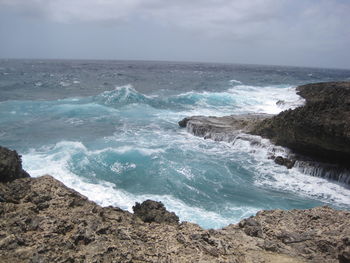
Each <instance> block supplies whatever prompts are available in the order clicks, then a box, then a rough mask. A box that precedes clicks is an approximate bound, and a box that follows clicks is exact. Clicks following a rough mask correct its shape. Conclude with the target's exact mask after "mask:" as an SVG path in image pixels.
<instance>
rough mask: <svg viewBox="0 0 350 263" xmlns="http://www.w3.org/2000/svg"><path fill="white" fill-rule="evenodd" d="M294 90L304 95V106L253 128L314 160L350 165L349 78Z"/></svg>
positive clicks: (254, 130) (259, 133)
mask: <svg viewBox="0 0 350 263" xmlns="http://www.w3.org/2000/svg"><path fill="white" fill-rule="evenodd" d="M297 90H298V94H299V95H300V96H302V97H303V98H305V99H306V104H305V105H304V106H302V107H299V108H297V109H294V110H287V111H283V112H281V113H280V114H278V115H277V116H274V117H272V118H270V119H266V120H264V121H263V122H261V123H260V124H259V125H257V127H256V128H254V129H253V131H252V132H253V133H254V134H258V135H261V136H264V137H267V138H270V139H272V140H273V141H274V142H275V143H276V144H279V145H282V146H287V147H288V148H290V149H292V150H294V151H295V152H297V153H301V154H304V155H307V156H311V157H312V158H314V159H316V160H320V161H333V162H336V163H341V164H342V165H346V166H350V162H349V160H350V82H330V83H316V84H308V85H304V86H300V87H298V88H297Z"/></svg>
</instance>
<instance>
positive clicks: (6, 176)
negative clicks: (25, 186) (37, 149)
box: [0, 146, 29, 182]
mask: <svg viewBox="0 0 350 263" xmlns="http://www.w3.org/2000/svg"><path fill="white" fill-rule="evenodd" d="M25 177H29V174H28V173H27V172H26V171H24V170H23V169H22V161H21V157H20V156H19V155H18V154H17V152H16V151H11V150H9V149H7V148H4V147H1V146H0V182H9V181H13V180H15V179H17V178H25Z"/></svg>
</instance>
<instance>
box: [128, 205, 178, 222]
mask: <svg viewBox="0 0 350 263" xmlns="http://www.w3.org/2000/svg"><path fill="white" fill-rule="evenodd" d="M132 209H133V211H134V214H135V215H136V216H137V217H139V218H141V219H142V221H143V222H146V223H151V222H156V223H167V224H178V223H179V217H178V216H177V215H176V214H175V213H174V212H169V211H167V210H166V209H165V207H164V205H163V203H162V202H156V201H153V200H146V201H144V202H142V203H141V204H140V203H136V204H135V206H133V207H132Z"/></svg>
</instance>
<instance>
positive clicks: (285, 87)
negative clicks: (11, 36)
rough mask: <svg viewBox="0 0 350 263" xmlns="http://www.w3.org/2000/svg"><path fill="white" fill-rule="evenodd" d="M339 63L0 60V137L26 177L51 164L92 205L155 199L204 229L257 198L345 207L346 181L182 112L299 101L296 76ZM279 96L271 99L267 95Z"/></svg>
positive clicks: (265, 204) (327, 73)
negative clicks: (224, 135)
mask: <svg viewBox="0 0 350 263" xmlns="http://www.w3.org/2000/svg"><path fill="white" fill-rule="evenodd" d="M349 79H350V71H346V70H327V69H307V68H288V67H268V66H247V65H220V64H193V63H192V64H191V63H185V64H181V63H165V62H125V61H124V62H123V61H119V62H118V61H114V62H113V61H28V60H27V61H24V60H2V61H0V95H1V96H0V98H1V102H0V144H1V145H3V146H7V147H10V148H13V149H16V150H18V151H19V152H20V153H21V154H22V155H23V165H24V168H25V169H26V170H27V171H28V172H29V173H30V174H31V175H32V176H40V175H43V174H51V175H53V176H54V177H56V178H57V179H59V180H61V181H62V182H64V183H65V184H66V185H68V186H69V187H72V188H74V189H76V190H77V191H79V192H81V193H82V194H84V195H86V196H88V197H89V199H91V200H94V201H96V202H97V203H99V204H101V205H106V206H107V205H114V206H119V207H121V208H124V209H128V210H130V211H131V207H132V205H134V203H135V202H136V201H143V200H145V199H149V198H150V199H154V200H160V201H162V202H164V204H165V205H166V207H167V208H168V209H169V210H171V211H174V212H175V213H176V214H178V215H179V217H180V219H181V220H186V221H191V222H196V223H198V224H200V225H201V226H203V227H206V228H218V227H222V226H225V225H227V224H229V223H235V222H237V221H239V220H240V219H242V218H243V217H247V216H250V215H253V214H255V213H256V212H257V211H258V210H261V209H273V208H281V209H291V208H309V207H313V206H317V205H323V204H328V205H332V206H334V207H337V208H345V209H349V208H350V191H349V188H348V187H347V186H345V185H342V184H339V183H336V182H331V181H327V180H325V179H322V178H317V177H311V176H309V175H305V174H302V173H301V172H300V171H298V170H297V169H294V168H293V169H291V170H287V169H286V168H285V167H282V166H278V165H276V164H274V163H273V161H271V160H270V159H268V156H269V154H271V152H277V153H278V154H281V155H283V154H285V153H286V151H287V150H286V149H283V148H280V147H274V146H273V145H271V144H270V142H269V141H268V140H266V139H262V138H260V137H258V136H251V135H247V134H241V135H240V136H239V137H238V138H237V139H236V140H235V141H234V143H225V142H215V141H212V140H205V139H203V138H198V137H195V136H193V135H191V134H190V133H189V132H188V131H186V129H180V128H179V127H178V124H177V122H178V121H179V120H181V119H182V118H184V117H187V116H192V115H212V116H224V115H228V114H241V113H255V112H261V113H272V114H275V113H278V112H280V111H282V110H284V109H287V108H294V107H297V106H298V105H302V103H303V100H302V99H301V98H300V97H299V96H298V95H296V92H295V87H296V86H297V85H300V84H304V83H309V82H318V81H331V80H349ZM279 100H283V101H284V104H283V105H280V106H278V105H277V104H276V102H277V101H279Z"/></svg>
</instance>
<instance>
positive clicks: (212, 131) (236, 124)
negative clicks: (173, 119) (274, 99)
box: [179, 114, 271, 142]
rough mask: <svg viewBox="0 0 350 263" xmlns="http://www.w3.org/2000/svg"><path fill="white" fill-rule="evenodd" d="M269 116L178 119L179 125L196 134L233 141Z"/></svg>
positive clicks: (250, 115)
mask: <svg viewBox="0 0 350 263" xmlns="http://www.w3.org/2000/svg"><path fill="white" fill-rule="evenodd" d="M268 117H271V115H268V114H242V115H231V116H224V117H214V116H210V117H205V116H193V117H188V118H184V119H183V120H181V121H179V126H180V127H183V128H184V127H186V128H187V130H188V131H189V132H191V133H192V134H194V135H196V136H200V137H204V138H206V139H213V140H217V141H227V142H231V141H233V140H234V139H235V138H236V137H237V135H238V134H239V133H242V132H250V131H251V130H252V129H253V127H255V126H256V125H257V123H260V122H261V121H262V120H264V119H266V118H268Z"/></svg>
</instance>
